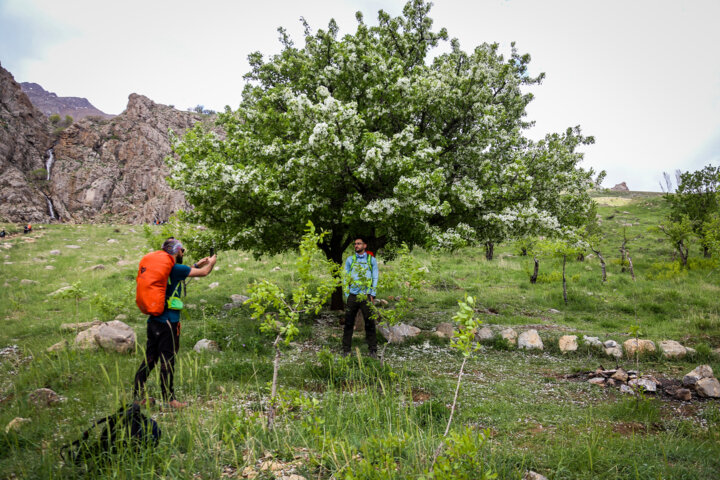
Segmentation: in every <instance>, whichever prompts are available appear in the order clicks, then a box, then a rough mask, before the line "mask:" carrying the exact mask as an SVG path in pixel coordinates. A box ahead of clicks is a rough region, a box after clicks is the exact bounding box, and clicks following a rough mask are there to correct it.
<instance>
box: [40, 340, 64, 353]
mask: <svg viewBox="0 0 720 480" xmlns="http://www.w3.org/2000/svg"><path fill="white" fill-rule="evenodd" d="M67 347H68V341H67V340H62V341H60V342H58V343H56V344H54V345H51V346H49V347H48V348H47V349H46V350H45V351H46V352H48V353H52V352H61V351H63V350H65V349H66V348H67Z"/></svg>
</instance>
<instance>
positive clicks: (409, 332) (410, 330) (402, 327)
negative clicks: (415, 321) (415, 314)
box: [378, 323, 421, 343]
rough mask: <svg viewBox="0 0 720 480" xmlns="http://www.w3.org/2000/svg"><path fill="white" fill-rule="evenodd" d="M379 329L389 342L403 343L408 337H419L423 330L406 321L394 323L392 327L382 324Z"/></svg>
mask: <svg viewBox="0 0 720 480" xmlns="http://www.w3.org/2000/svg"><path fill="white" fill-rule="evenodd" d="M378 330H379V331H380V333H381V334H382V336H383V337H385V339H386V340H387V341H388V343H402V342H404V341H405V340H407V339H408V338H413V337H417V336H418V335H419V334H420V331H421V330H420V329H419V328H417V327H413V326H412V325H407V324H404V323H401V324H399V325H393V326H392V327H387V326H385V325H380V326H379V327H378Z"/></svg>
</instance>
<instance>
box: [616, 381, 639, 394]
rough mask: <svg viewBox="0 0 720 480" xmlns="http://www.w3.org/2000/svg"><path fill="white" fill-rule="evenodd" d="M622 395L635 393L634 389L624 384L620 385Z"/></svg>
mask: <svg viewBox="0 0 720 480" xmlns="http://www.w3.org/2000/svg"><path fill="white" fill-rule="evenodd" d="M620 393H635V392H633V389H632V388H630V387H628V386H627V385H625V384H624V383H623V384H622V385H620Z"/></svg>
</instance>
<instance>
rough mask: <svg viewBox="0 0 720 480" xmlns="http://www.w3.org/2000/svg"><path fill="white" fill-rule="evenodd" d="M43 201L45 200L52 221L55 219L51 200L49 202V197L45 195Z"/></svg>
mask: <svg viewBox="0 0 720 480" xmlns="http://www.w3.org/2000/svg"><path fill="white" fill-rule="evenodd" d="M45 199H46V200H47V204H48V211H49V212H50V218H52V219H53V220H54V219H55V209H53V204H52V200H50V197H48V196H47V195H45Z"/></svg>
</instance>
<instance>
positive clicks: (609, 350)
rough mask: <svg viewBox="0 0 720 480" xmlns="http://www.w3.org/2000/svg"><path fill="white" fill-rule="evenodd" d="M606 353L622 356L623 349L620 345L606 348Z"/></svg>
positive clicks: (616, 356) (610, 355)
mask: <svg viewBox="0 0 720 480" xmlns="http://www.w3.org/2000/svg"><path fill="white" fill-rule="evenodd" d="M605 355H607V356H608V357H615V358H622V349H621V348H620V347H611V348H606V349H605Z"/></svg>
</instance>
